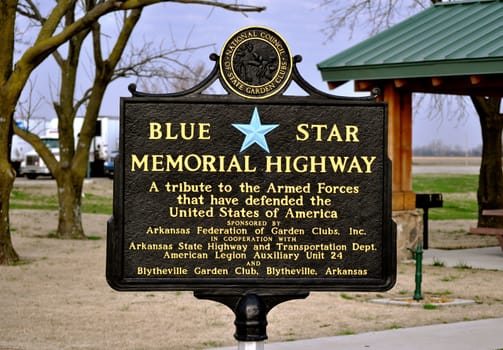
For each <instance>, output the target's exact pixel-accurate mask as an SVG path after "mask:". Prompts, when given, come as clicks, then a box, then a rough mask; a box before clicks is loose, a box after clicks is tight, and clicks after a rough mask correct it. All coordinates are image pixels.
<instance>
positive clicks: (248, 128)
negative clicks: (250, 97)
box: [232, 107, 279, 153]
mask: <svg viewBox="0 0 503 350" xmlns="http://www.w3.org/2000/svg"><path fill="white" fill-rule="evenodd" d="M232 126H233V127H235V128H236V129H238V130H239V131H241V132H242V133H243V134H245V135H246V137H245V139H244V141H243V144H242V145H241V149H240V150H239V152H243V151H244V150H245V149H247V148H248V147H250V146H251V145H253V144H254V143H256V144H257V145H259V146H260V147H262V148H263V149H264V150H265V151H266V152H267V153H269V146H268V145H267V141H266V139H265V134H267V133H268V132H269V131H271V130H273V129H275V128H277V127H278V126H279V124H262V122H261V121H260V116H259V114H258V109H257V107H255V109H254V110H253V114H252V118H251V121H250V124H232Z"/></svg>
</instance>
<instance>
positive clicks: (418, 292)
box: [413, 242, 423, 301]
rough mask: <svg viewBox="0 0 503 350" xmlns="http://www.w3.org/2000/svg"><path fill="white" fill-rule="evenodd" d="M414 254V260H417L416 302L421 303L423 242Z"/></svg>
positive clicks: (418, 245)
mask: <svg viewBox="0 0 503 350" xmlns="http://www.w3.org/2000/svg"><path fill="white" fill-rule="evenodd" d="M413 254H414V259H416V289H415V290H414V300H416V301H419V300H421V299H423V297H422V296H421V282H422V279H423V247H422V245H421V242H419V243H418V244H417V247H416V250H415V251H413Z"/></svg>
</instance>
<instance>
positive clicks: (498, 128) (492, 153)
mask: <svg viewBox="0 0 503 350" xmlns="http://www.w3.org/2000/svg"><path fill="white" fill-rule="evenodd" d="M472 101H473V104H474V106H475V109H476V110H477V113H478V115H479V119H480V126H481V130H482V161H481V165H480V174H479V188H478V191H477V202H478V209H479V219H478V226H481V227H503V217H494V216H484V215H482V210H484V209H502V208H503V171H502V168H501V167H502V160H501V157H502V142H501V136H502V130H503V116H502V115H501V114H500V113H499V111H500V104H501V98H500V97H473V96H472Z"/></svg>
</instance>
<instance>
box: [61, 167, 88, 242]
mask: <svg viewBox="0 0 503 350" xmlns="http://www.w3.org/2000/svg"><path fill="white" fill-rule="evenodd" d="M56 183H57V187H58V197H59V198H58V199H59V220H58V231H57V232H58V237H60V238H70V239H81V238H85V237H86V236H85V234H84V228H83V227H82V187H83V179H80V178H77V176H75V174H74V173H73V172H72V171H71V169H62V170H61V172H60V174H58V176H57V177H56Z"/></svg>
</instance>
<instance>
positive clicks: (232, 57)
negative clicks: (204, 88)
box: [220, 27, 292, 99]
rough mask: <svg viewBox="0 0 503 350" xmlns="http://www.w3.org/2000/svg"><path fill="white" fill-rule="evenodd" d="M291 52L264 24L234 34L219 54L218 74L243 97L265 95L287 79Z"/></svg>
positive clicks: (283, 41)
mask: <svg viewBox="0 0 503 350" xmlns="http://www.w3.org/2000/svg"><path fill="white" fill-rule="evenodd" d="M291 73H292V55H291V54H290V49H289V48H288V45H287V44H286V42H285V40H283V38H282V37H281V36H280V35H279V34H277V33H276V32H274V31H273V30H271V29H269V28H265V27H247V28H243V29H241V30H239V31H237V32H236V33H234V34H233V35H232V36H231V37H230V38H229V39H228V40H227V42H226V43H225V45H224V47H223V48H222V52H221V54H220V74H221V76H222V79H223V82H224V83H225V84H226V86H227V87H229V89H230V90H232V91H233V92H235V93H236V94H238V95H240V96H242V97H245V98H250V99H251V98H256V99H260V98H267V97H271V96H273V95H275V94H277V93H278V92H280V91H281V90H282V89H283V88H284V87H285V84H287V83H288V81H289V80H290V75H291Z"/></svg>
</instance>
